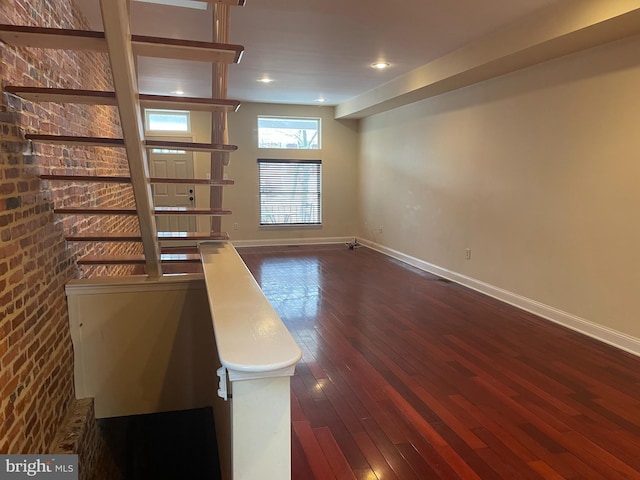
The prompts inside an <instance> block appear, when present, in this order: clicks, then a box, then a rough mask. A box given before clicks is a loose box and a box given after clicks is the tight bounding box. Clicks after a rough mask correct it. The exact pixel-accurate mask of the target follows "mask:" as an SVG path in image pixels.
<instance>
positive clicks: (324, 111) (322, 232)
mask: <svg viewBox="0 0 640 480" xmlns="http://www.w3.org/2000/svg"><path fill="white" fill-rule="evenodd" d="M258 115H274V116H307V117H320V118H321V120H322V149H321V150H307V151H304V150H279V149H258V131H257V122H258V121H257V117H258ZM357 125H358V124H357V122H356V121H354V120H335V119H334V109H333V108H332V107H319V106H299V105H272V104H255V103H254V104H252V103H245V104H243V105H242V106H241V107H240V110H239V111H238V112H236V113H232V114H229V142H230V143H232V144H234V145H238V147H239V148H238V151H237V152H235V153H232V154H231V162H230V164H229V166H228V167H227V168H226V169H225V172H226V173H227V175H228V178H229V179H230V180H234V181H235V182H236V183H235V185H234V186H231V187H226V188H225V190H224V196H223V204H224V207H225V208H228V209H231V210H232V211H233V215H231V216H229V217H225V218H223V223H222V228H223V230H224V231H226V232H228V233H229V234H230V236H231V240H232V241H234V242H236V241H238V240H240V241H247V242H249V243H260V242H262V243H269V242H279V241H281V240H282V239H297V240H299V241H305V240H310V239H325V240H328V239H335V238H339V237H340V238H341V237H350V236H353V235H354V234H355V231H356V224H357V221H356V218H357V207H356V199H357V197H356V191H355V186H356V185H357V175H356V174H357V170H356V169H357V159H358V131H357ZM258 158H276V159H281V158H282V159H284V158H292V159H321V160H322V227H321V228H316V227H313V228H311V227H309V228H291V227H283V228H274V227H270V228H260V227H259V223H260V217H259V207H258V164H257V159H258ZM234 223H238V230H234Z"/></svg>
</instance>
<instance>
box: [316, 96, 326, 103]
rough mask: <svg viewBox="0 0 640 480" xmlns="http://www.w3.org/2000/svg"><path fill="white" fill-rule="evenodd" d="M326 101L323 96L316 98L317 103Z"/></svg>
mask: <svg viewBox="0 0 640 480" xmlns="http://www.w3.org/2000/svg"><path fill="white" fill-rule="evenodd" d="M326 101H327V99H326V98H323V97H320V98H316V102H319V103H324V102H326Z"/></svg>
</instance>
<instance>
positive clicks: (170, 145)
mask: <svg viewBox="0 0 640 480" xmlns="http://www.w3.org/2000/svg"><path fill="white" fill-rule="evenodd" d="M25 138H26V139H27V140H31V141H34V142H43V143H54V144H63V145H86V146H93V147H124V140H123V139H122V138H108V137H81V136H75V135H44V134H38V133H28V134H26V135H25ZM144 145H145V147H146V148H166V149H173V150H188V151H191V152H233V151H235V150H237V149H238V147H237V146H236V145H223V144H216V143H193V142H168V141H166V140H146V141H145V142H144Z"/></svg>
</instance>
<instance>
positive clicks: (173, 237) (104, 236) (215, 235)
mask: <svg viewBox="0 0 640 480" xmlns="http://www.w3.org/2000/svg"><path fill="white" fill-rule="evenodd" d="M65 239H66V240H67V241H69V242H139V241H141V239H142V237H141V235H140V234H139V233H130V232H120V233H117V232H91V233H82V234H75V235H67V236H65ZM228 239H229V235H228V234H227V233H225V232H158V240H160V241H163V242H165V241H166V242H173V241H182V240H184V241H205V240H228Z"/></svg>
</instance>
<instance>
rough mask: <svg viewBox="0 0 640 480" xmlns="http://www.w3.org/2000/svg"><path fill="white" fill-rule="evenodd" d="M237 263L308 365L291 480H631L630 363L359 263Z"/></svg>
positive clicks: (637, 378) (249, 254)
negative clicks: (249, 275)
mask: <svg viewBox="0 0 640 480" xmlns="http://www.w3.org/2000/svg"><path fill="white" fill-rule="evenodd" d="M238 250H239V252H240V254H241V255H242V257H243V259H244V260H245V262H246V263H247V265H248V267H249V268H250V270H251V271H252V272H253V274H254V275H255V277H256V279H257V280H258V282H259V284H260V285H261V287H262V289H263V291H264V293H265V295H266V296H267V298H269V300H270V301H271V302H272V304H273V305H274V307H275V308H276V310H277V311H278V313H279V314H280V316H281V317H282V319H283V320H284V322H285V323H286V325H287V326H288V328H289V329H290V331H291V333H292V334H293V336H294V338H295V339H296V341H297V342H298V343H299V345H300V347H301V348H302V350H303V353H304V355H303V359H302V361H301V362H300V363H299V364H298V366H297V367H296V374H295V376H294V377H292V380H291V385H292V449H293V455H292V463H293V478H294V479H295V480H312V479H317V480H327V479H332V478H338V479H367V480H375V479H380V480H382V479H384V480H389V479H400V480H410V479H419V480H423V479H431V478H433V479H438V478H444V479H464V480H469V479H483V480H485V479H510V480H511V479H541V478H544V479H562V478H565V479H589V480H592V479H593V480H595V479H602V480H614V479H630V478H631V479H640V358H638V357H634V356H633V355H630V354H628V353H625V352H622V351H620V350H617V349H615V348H612V347H610V346H607V345H605V344H602V343H600V342H597V341H595V340H592V339H590V338H588V337H585V336H582V335H579V334H577V333H574V332H572V331H570V330H567V329H564V328H562V327H560V326H557V325H554V324H553V323H550V322H548V321H545V320H541V319H539V318H537V317H535V316H534V315H531V314H528V313H526V312H523V311H520V310H518V309H516V308H513V307H511V306H508V305H506V304H503V303H500V302H498V301H496V300H493V299H491V298H488V297H485V296H483V295H481V294H479V293H476V292H474V291H472V290H469V289H466V288H464V287H461V286H459V285H456V284H454V283H451V282H447V281H444V280H441V279H438V278H437V277H435V276H432V275H430V274H427V273H424V272H421V271H419V270H416V269H413V268H411V267H408V266H405V265H403V264H401V263H399V262H396V261H394V260H392V259H389V258H388V257H385V256H383V255H381V254H379V253H376V252H374V251H371V250H368V249H366V248H360V249H357V250H351V251H350V250H348V249H347V248H346V247H344V246H333V247H322V248H314V249H312V248H311V247H301V248H286V247H281V248H269V249H238Z"/></svg>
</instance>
